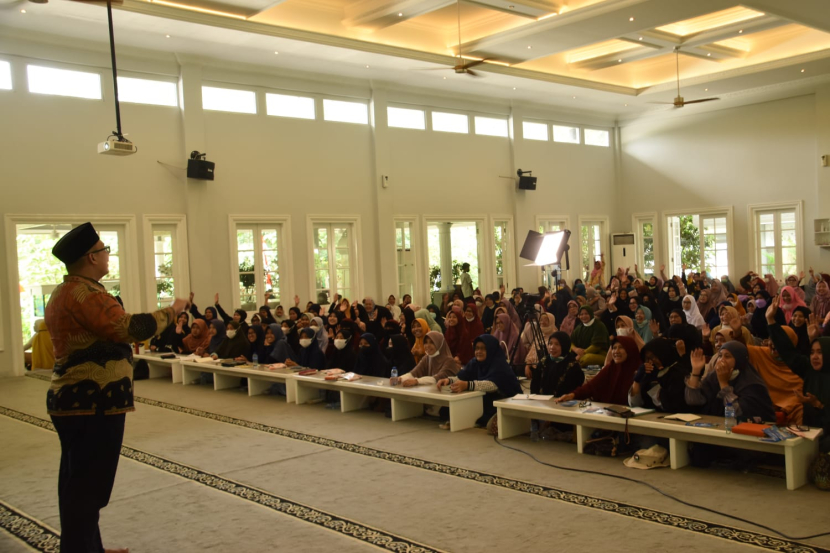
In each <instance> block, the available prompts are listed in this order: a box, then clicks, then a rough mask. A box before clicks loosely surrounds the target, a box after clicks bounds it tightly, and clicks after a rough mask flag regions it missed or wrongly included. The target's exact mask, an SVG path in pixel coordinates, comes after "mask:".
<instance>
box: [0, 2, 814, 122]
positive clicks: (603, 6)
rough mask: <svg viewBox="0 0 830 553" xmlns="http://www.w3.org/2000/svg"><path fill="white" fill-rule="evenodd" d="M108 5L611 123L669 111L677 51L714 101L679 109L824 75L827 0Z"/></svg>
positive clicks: (158, 33)
mask: <svg viewBox="0 0 830 553" xmlns="http://www.w3.org/2000/svg"><path fill="white" fill-rule="evenodd" d="M116 7H117V10H116V14H115V24H116V39H117V41H118V43H119V44H120V45H124V46H133V47H140V48H148V49H152V50H157V51H161V52H166V53H175V54H179V55H181V54H190V55H199V56H203V57H204V58H207V59H215V60H224V61H227V62H237V63H248V64H254V65H264V66H270V67H280V68H283V69H286V70H297V71H303V72H307V73H325V74H330V75H337V76H344V77H353V78H358V79H369V80H371V81H372V82H373V83H389V84H390V85H391V86H401V87H419V88H422V89H438V90H441V91H444V92H447V93H457V92H465V93H469V94H475V95H478V96H483V97H496V98H502V99H503V98H507V99H513V100H517V101H526V102H535V103H542V104H548V105H553V106H557V107H567V108H569V109H575V110H579V111H596V112H598V113H603V114H607V115H614V116H616V117H618V118H620V119H626V118H630V117H634V116H636V115H638V114H642V113H645V112H649V111H653V110H655V109H657V110H665V109H670V108H664V107H662V106H658V105H655V104H653V102H671V101H672V100H673V98H674V96H676V95H677V90H676V79H677V75H678V62H679V75H680V85H681V95H682V96H684V97H685V98H686V100H693V99H696V98H701V97H704V96H718V97H720V98H722V99H723V101H722V102H712V103H709V104H705V105H704V104H700V105H696V106H694V107H692V106H686V107H685V108H683V109H684V110H701V109H713V108H714V109H716V108H717V107H724V106H726V105H734V104H737V103H747V102H751V101H762V100H763V99H765V98H767V97H770V96H775V95H776V94H778V95H779V96H782V95H792V94H798V93H806V92H809V91H810V90H811V89H814V87H816V86H819V85H821V84H823V83H826V82H830V6H828V0H743V1H742V2H740V3H738V2H735V1H732V0H693V1H691V0H475V1H470V0H462V1H461V2H460V3H459V2H457V1H456V0H277V1H274V0H171V1H167V0H124V2H123V4H121V5H119V6H116ZM21 9H25V10H26V13H25V14H22V13H20V10H21ZM0 25H2V26H3V28H0V35H2V34H6V35H7V36H17V37H19V38H29V37H32V36H35V35H33V34H32V33H43V34H44V35H60V36H62V37H67V38H71V39H80V40H85V41H92V42H100V43H101V44H103V43H104V42H105V41H106V39H107V35H106V31H105V25H106V12H105V10H103V9H102V8H101V6H100V5H92V4H89V3H82V2H67V1H65V0H64V1H59V0H52V1H51V2H50V3H48V4H36V3H31V2H27V1H26V0H0ZM15 32H16V33H15ZM167 35H170V36H169V38H168V37H167ZM459 35H460V43H459ZM0 44H2V43H0ZM275 52H279V53H278V54H275ZM676 52H677V54H676ZM459 54H460V55H461V56H462V58H464V60H465V61H473V60H479V59H484V60H486V61H485V62H484V63H482V64H480V65H478V66H477V67H476V68H475V70H476V72H477V73H478V74H479V75H482V77H481V78H474V77H471V76H469V75H465V74H456V73H454V72H453V71H452V67H453V66H454V65H456V64H457V63H459V60H458V59H457V57H456V56H458V55H459ZM442 67H443V68H445V69H444V70H443V71H439V70H433V71H422V70H424V69H440V68H442Z"/></svg>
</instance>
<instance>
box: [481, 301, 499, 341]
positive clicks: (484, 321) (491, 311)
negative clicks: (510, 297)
mask: <svg viewBox="0 0 830 553" xmlns="http://www.w3.org/2000/svg"><path fill="white" fill-rule="evenodd" d="M495 316H496V300H495V299H494V298H493V294H487V295H486V296H484V309H483V310H482V312H481V325H482V326H483V327H484V331H485V332H490V331H491V330H492V328H493V323H494V321H495Z"/></svg>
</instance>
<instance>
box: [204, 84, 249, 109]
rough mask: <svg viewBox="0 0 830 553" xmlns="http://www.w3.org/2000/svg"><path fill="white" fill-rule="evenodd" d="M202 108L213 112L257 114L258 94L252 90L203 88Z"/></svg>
mask: <svg viewBox="0 0 830 553" xmlns="http://www.w3.org/2000/svg"><path fill="white" fill-rule="evenodd" d="M202 107H203V108H204V109H207V110H212V111H232V112H234V113H256V93H255V92H253V91H251V90H236V89H232V88H214V87H212V86H203V87H202Z"/></svg>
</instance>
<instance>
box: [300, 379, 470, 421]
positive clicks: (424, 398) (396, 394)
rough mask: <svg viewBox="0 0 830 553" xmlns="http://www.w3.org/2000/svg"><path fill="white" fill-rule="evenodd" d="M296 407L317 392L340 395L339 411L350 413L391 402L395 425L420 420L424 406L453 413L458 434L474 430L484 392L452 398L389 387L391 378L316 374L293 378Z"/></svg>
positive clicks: (431, 390)
mask: <svg viewBox="0 0 830 553" xmlns="http://www.w3.org/2000/svg"><path fill="white" fill-rule="evenodd" d="M294 384H295V386H296V392H295V393H296V398H297V403H306V402H308V401H309V400H311V399H314V398H317V397H319V393H318V390H320V389H324V390H332V391H336V392H339V393H340V411H341V412H343V413H348V412H350V411H357V410H360V409H364V408H365V407H366V404H367V402H368V399H369V398H370V397H382V398H388V399H391V400H392V421H393V422H397V421H401V420H406V419H411V418H413V417H419V416H421V415H423V414H424V405H438V406H440V407H448V408H449V410H450V431H452V432H457V431H459V430H465V429H467V428H472V427H473V426H474V425H475V422H476V420H477V419H478V418H479V417H480V416H481V414H482V413H483V411H484V405H483V401H482V397H484V392H475V391H472V392H462V393H460V394H453V393H450V392H441V391H438V390H437V389H436V388H435V386H434V385H424V386H412V387H411V388H404V387H403V386H401V385H400V384H399V385H397V386H390V385H389V379H388V378H380V377H376V376H364V377H362V378H361V379H360V380H355V381H352V382H347V381H345V380H334V381H332V380H325V375H324V374H323V373H322V372H321V373H317V374H314V375H309V376H300V375H295V376H294Z"/></svg>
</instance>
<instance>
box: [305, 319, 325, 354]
mask: <svg viewBox="0 0 830 553" xmlns="http://www.w3.org/2000/svg"><path fill="white" fill-rule="evenodd" d="M309 328H310V329H311V330H313V331H314V339H315V340H316V341H317V347H319V348H320V351H322V352H323V354H325V353H326V350H327V349H328V347H329V333H328V332H326V329H325V327H324V326H323V319H321V318H320V317H312V319H311V325H310V326H309Z"/></svg>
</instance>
